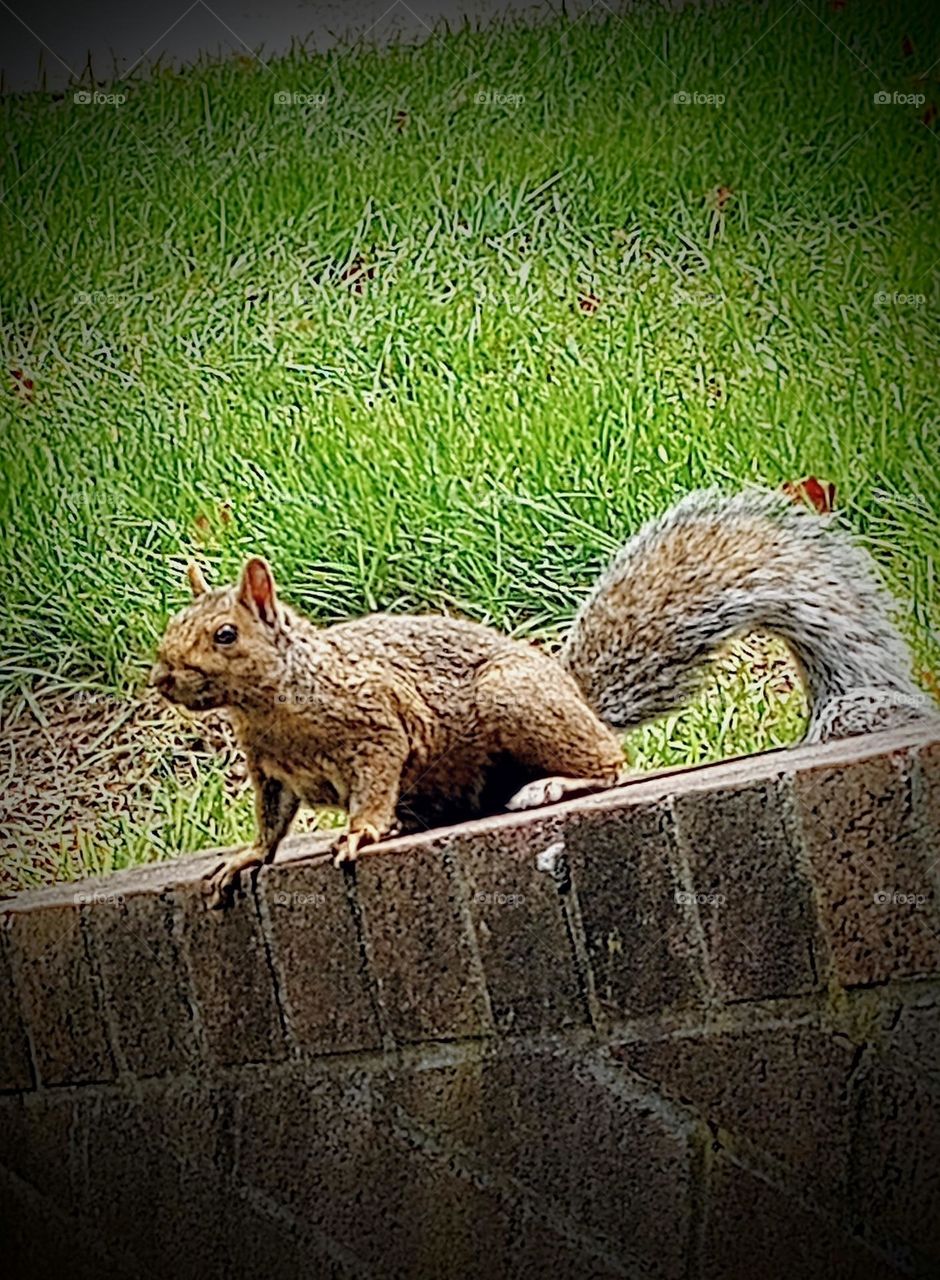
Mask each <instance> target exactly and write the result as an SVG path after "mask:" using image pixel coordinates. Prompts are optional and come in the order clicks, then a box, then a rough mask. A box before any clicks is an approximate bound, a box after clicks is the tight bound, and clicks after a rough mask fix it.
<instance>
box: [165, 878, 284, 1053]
mask: <svg viewBox="0 0 940 1280" xmlns="http://www.w3.org/2000/svg"><path fill="white" fill-rule="evenodd" d="M176 892H177V900H178V902H179V905H180V908H181V913H182V939H183V947H182V949H183V952H184V955H185V956H186V960H187V964H188V968H189V975H190V982H191V989H192V991H193V993H194V994H195V997H196V1004H197V1008H198V1013H199V1019H200V1022H201V1025H202V1031H203V1034H204V1036H205V1043H206V1047H207V1052H208V1053H209V1055H210V1057H211V1058H212V1059H213V1060H214V1061H215V1062H217V1063H219V1064H221V1065H223V1066H231V1065H233V1064H235V1063H242V1062H271V1061H277V1060H278V1059H280V1058H283V1057H284V1056H285V1055H286V1053H287V1048H286V1045H285V1042H284V1032H283V1027H282V1024H281V1018H280V1012H279V1009H278V1004H277V997H276V994H275V990H274V978H273V975H272V973H271V966H270V963H269V960H268V955H267V948H266V946H265V941H264V936H263V934H262V931H261V923H260V921H259V919H258V911H257V905H256V903H255V899H254V896H253V894H251V893H249V894H248V896H247V897H244V898H238V899H236V901H235V903H234V905H233V906H232V907H230V908H229V909H228V910H226V911H209V910H207V909H206V905H205V899H204V898H203V895H202V889H201V886H200V884H199V883H196V884H187V885H180V886H178V888H177V891H176Z"/></svg>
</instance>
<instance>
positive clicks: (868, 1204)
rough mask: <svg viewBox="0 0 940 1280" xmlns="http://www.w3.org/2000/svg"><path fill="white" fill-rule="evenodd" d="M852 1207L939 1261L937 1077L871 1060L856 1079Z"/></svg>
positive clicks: (934, 1261)
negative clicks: (853, 1202) (853, 1198)
mask: <svg viewBox="0 0 940 1280" xmlns="http://www.w3.org/2000/svg"><path fill="white" fill-rule="evenodd" d="M858 1095H859V1096H858V1131H857V1134H856V1139H855V1144H854V1152H855V1160H856V1167H855V1169H854V1170H853V1180H852V1181H853V1189H854V1191H855V1196H856V1212H857V1214H858V1217H859V1219H860V1220H861V1221H865V1222H870V1223H873V1224H874V1225H875V1227H876V1228H877V1229H880V1230H883V1231H885V1232H887V1233H888V1234H889V1235H891V1236H894V1237H895V1238H897V1239H898V1240H899V1241H901V1242H903V1243H905V1244H908V1245H912V1246H913V1247H914V1250H915V1256H916V1255H920V1257H919V1259H918V1260H919V1261H921V1262H923V1263H928V1262H929V1263H932V1264H933V1266H934V1267H935V1268H940V1083H938V1082H937V1081H936V1080H935V1079H933V1080H932V1079H929V1078H927V1077H926V1076H924V1074H923V1073H922V1072H921V1071H920V1070H919V1069H918V1068H916V1067H912V1068H911V1069H910V1070H906V1069H899V1068H898V1066H897V1065H896V1064H895V1063H892V1065H887V1064H885V1063H882V1062H875V1063H873V1064H872V1066H871V1067H870V1068H869V1070H867V1071H866V1073H865V1074H864V1076H862V1077H861V1079H860V1080H859V1084H858Z"/></svg>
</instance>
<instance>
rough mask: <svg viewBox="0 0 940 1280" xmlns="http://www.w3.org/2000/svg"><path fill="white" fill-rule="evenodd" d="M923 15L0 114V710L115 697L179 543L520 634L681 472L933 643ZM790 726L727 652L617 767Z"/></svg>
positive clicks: (345, 73)
mask: <svg viewBox="0 0 940 1280" xmlns="http://www.w3.org/2000/svg"><path fill="white" fill-rule="evenodd" d="M599 12H603V11H602V10H601V11H599ZM932 16H933V8H932V6H931V5H930V4H928V3H926V2H923V3H919V4H915V5H914V6H913V7H912V8H911V9H910V10H909V11H908V12H907V14H906V15H905V17H904V18H903V19H902V18H901V17H900V16H893V15H892V14H891V13H890V12H888V11H887V10H886V9H885V8H875V7H874V6H871V7H869V6H856V5H851V6H847V8H846V9H845V10H844V11H842V12H833V11H831V10H830V9H829V7H828V6H827V5H825V4H822V5H818V4H817V5H814V6H807V5H806V4H803V3H799V4H797V5H795V6H794V7H792V8H789V9H788V8H787V5H786V4H785V3H782V4H772V5H770V6H769V7H767V8H762V9H758V8H757V7H755V6H752V5H746V4H739V3H732V4H728V5H727V6H725V7H720V8H716V9H714V10H712V9H708V10H705V11H698V10H696V9H689V10H687V11H684V12H682V13H680V14H668V13H665V12H662V11H660V10H658V9H652V8H651V9H642V10H640V11H637V12H635V13H631V14H630V16H629V21H628V22H622V21H620V20H618V19H615V18H610V19H607V20H605V21H602V22H601V21H594V19H593V18H587V19H582V20H581V21H578V22H576V23H573V24H569V23H566V22H565V21H563V20H559V21H557V22H555V23H553V24H551V25H549V26H546V27H543V28H540V29H537V30H528V31H527V30H502V31H500V30H488V31H483V32H472V31H462V32H458V33H453V34H447V35H442V36H440V37H438V38H432V39H429V40H428V41H427V42H426V43H425V44H423V45H421V46H420V47H418V48H413V49H408V48H394V49H391V50H388V51H385V52H376V51H372V50H368V49H362V48H356V49H339V50H335V51H333V52H331V53H327V54H323V55H318V56H315V57H307V56H305V55H303V54H302V53H301V52H299V51H298V52H297V53H295V54H293V55H290V56H288V57H286V58H284V59H279V60H275V61H273V62H271V63H269V64H268V65H269V68H270V69H269V70H265V69H264V68H263V67H262V66H260V65H259V64H256V63H252V62H251V61H250V60H247V59H235V60H232V61H229V62H226V63H223V64H206V65H201V66H198V67H196V68H193V69H191V70H190V71H188V72H186V73H185V74H182V75H177V74H160V75H157V76H156V77H155V78H153V79H152V80H150V81H147V82H140V83H133V84H129V85H124V86H121V85H115V86H107V91H109V92H117V93H123V94H125V95H126V102H125V103H124V104H123V105H119V106H112V105H106V104H99V105H95V104H79V103H75V102H74V101H73V99H72V94H71V93H67V94H66V95H65V97H64V98H63V99H62V100H59V101H52V100H50V99H49V98H47V97H43V96H40V95H31V96H28V97H19V98H8V99H6V100H4V101H3V103H2V104H0V111H2V115H3V126H4V135H5V137H6V138H8V139H11V140H13V141H14V142H15V145H8V146H7V147H6V148H5V149H4V152H3V155H2V158H0V198H2V201H3V203H2V205H0V224H2V234H3V242H4V245H5V251H4V253H3V255H2V258H0V322H2V323H0V328H2V335H3V344H4V353H5V354H4V360H5V366H6V368H7V369H8V370H10V371H11V372H9V373H6V372H5V373H4V375H3V379H2V382H3V386H2V391H0V415H2V431H0V467H2V472H3V489H2V531H0V563H2V570H3V577H4V592H3V596H4V602H5V603H4V609H3V615H2V634H0V653H2V655H3V656H2V661H0V698H2V701H3V705H5V707H6V708H7V709H8V710H9V709H10V708H15V706H16V705H17V702H18V700H19V699H21V698H22V697H23V696H24V691H28V690H29V689H30V688H31V687H32V686H33V684H34V683H35V681H36V680H37V679H38V678H39V677H38V676H37V673H53V674H54V675H55V676H56V677H57V678H59V679H61V680H64V681H66V682H68V681H80V680H83V679H87V678H94V679H96V680H100V681H103V682H104V683H105V684H106V685H108V686H109V687H112V688H114V689H116V690H126V691H130V690H132V689H133V688H135V687H136V686H137V685H138V684H139V681H140V679H141V676H142V673H143V671H144V669H145V666H146V664H147V663H148V661H149V659H150V656H151V653H152V650H153V647H154V644H155V642H156V640H157V638H158V636H159V634H160V631H161V629H162V626H163V623H164V621H165V618H166V616H167V614H168V613H169V612H170V611H172V610H174V609H175V608H177V607H178V606H179V605H180V604H181V603H182V602H183V601H184V599H185V593H184V589H183V581H182V567H183V565H184V564H185V561H186V560H187V559H188V558H189V557H190V556H191V555H193V554H195V555H196V556H197V557H198V558H200V559H201V560H202V562H203V563H204V564H205V565H206V566H207V568H208V571H209V573H210V576H211V577H212V578H213V579H214V580H217V581H218V580H223V579H226V578H230V577H232V576H233V575H234V573H235V571H236V569H237V566H238V564H239V561H240V560H241V558H242V557H244V556H245V555H246V554H247V553H249V552H261V553H263V554H265V555H267V556H268V557H270V559H271V560H272V561H273V563H274V564H275V566H276V568H277V571H278V574H279V577H280V579H281V581H282V584H283V589H284V592H285V595H286V596H287V597H288V598H290V599H291V601H292V602H293V603H294V604H296V605H297V606H299V607H301V608H302V609H304V610H305V611H307V612H308V613H309V614H310V615H312V616H313V617H314V618H316V619H317V620H319V621H321V622H324V623H328V622H332V621H335V620H337V619H341V618H345V617H348V616H349V615H353V614H359V613H362V612H363V611H366V610H372V609H379V608H382V609H391V610H418V609H431V610H439V609H449V610H454V611H458V612H460V613H462V614H464V615H467V616H471V617H474V618H477V619H480V620H482V621H486V622H490V623H493V624H495V625H497V626H499V627H502V628H506V629H509V630H513V631H516V632H518V633H520V634H539V635H541V634H552V633H555V632H557V631H558V630H559V628H560V627H561V626H562V624H563V623H564V620H565V619H566V618H567V617H568V616H569V615H570V614H571V612H572V611H573V609H574V607H575V605H576V603H577V601H578V599H579V598H580V596H581V595H582V594H583V592H584V591H585V589H586V587H587V586H588V585H589V583H590V581H591V579H592V576H593V574H594V572H595V571H596V570H597V568H598V567H599V566H600V564H601V563H602V562H603V560H604V559H605V557H607V556H608V555H609V554H610V552H611V551H612V550H613V549H614V548H615V547H616V546H617V545H618V544H619V543H620V542H621V541H622V540H623V538H624V537H625V535H626V534H627V533H628V532H629V531H630V530H632V529H633V528H635V527H636V525H637V524H638V523H639V522H640V521H641V520H643V519H644V518H646V517H647V516H649V515H652V514H654V513H655V512H658V511H660V510H662V509H663V508H664V507H665V506H666V505H668V504H669V503H670V502H671V501H673V500H674V499H675V498H677V497H679V496H680V495H681V494H683V493H685V492H686V491H687V490H689V489H690V488H693V487H695V486H698V485H702V484H715V483H718V484H722V485H725V486H727V487H728V488H733V487H735V486H736V485H739V484H740V483H742V482H753V481H761V482H765V483H768V484H771V485H778V484H780V483H781V482H782V481H784V480H788V479H796V478H799V477H800V476H802V475H804V474H806V473H816V474H818V475H821V476H824V477H826V478H828V479H831V480H834V481H835V482H836V484H837V486H838V493H839V505H840V507H841V508H842V509H843V510H844V512H845V514H846V516H847V518H848V520H849V522H850V523H851V524H852V525H853V526H854V527H855V528H856V529H857V530H859V531H860V532H861V534H862V535H863V536H864V538H865V540H866V541H867V543H868V545H869V546H870V547H871V549H872V551H873V552H874V554H875V555H876V556H877V558H878V560H879V562H880V563H881V564H882V565H883V567H884V569H885V572H886V575H887V577H888V580H889V582H890V584H891V586H892V587H893V588H894V589H895V591H896V592H897V593H898V595H899V597H900V598H901V599H902V601H903V604H902V608H901V615H900V616H901V621H902V625H903V626H904V627H905V630H906V631H907V634H908V635H909V636H910V638H911V640H912V642H913V644H914V646H915V648H916V651H917V654H918V659H919V661H920V662H921V663H922V664H923V665H924V666H931V667H932V666H933V665H934V664H935V663H936V662H937V659H938V653H940V645H938V641H937V639H936V632H937V630H938V584H937V581H936V576H935V572H934V558H933V557H934V553H935V549H936V545H937V529H938V519H940V467H938V442H940V441H938V429H937V414H936V394H937V389H938V373H937V370H938V354H940V352H938V346H940V343H938V326H937V314H936V310H937V287H936V266H937V259H938V258H940V247H938V241H937V231H936V216H935V208H936V196H937V171H938V158H940V138H938V136H937V134H936V132H935V129H934V127H931V126H930V125H928V124H925V123H924V122H923V120H922V118H921V117H922V116H923V114H924V112H925V111H926V110H927V105H928V104H929V103H930V101H931V99H938V100H940V84H938V79H937V76H938V71H937V69H936V68H934V69H933V70H931V71H929V73H928V74H927V75H926V77H925V78H923V79H917V78H916V77H918V76H919V75H920V73H925V72H928V68H931V67H932V66H933V64H934V63H935V62H936V60H937V59H938V57H940V47H938V36H937V33H936V28H935V23H934V22H933V20H932ZM778 19H779V20H778ZM775 23H776V25H774V24H775ZM905 37H907V38H908V39H909V41H910V42H911V45H912V47H913V52H912V53H910V54H907V55H906V54H905V53H904V50H903V47H902V46H903V40H904V38H905ZM863 64H864V65H863ZM281 91H286V92H288V93H291V94H305V95H313V96H314V97H315V100H314V101H311V102H307V103H291V104H289V105H282V104H280V103H278V102H276V101H275V95H276V94H277V93H278V92H281ZM879 91H887V92H888V93H889V94H893V93H898V94H922V95H924V97H925V100H926V101H925V103H921V104H903V103H894V102H892V103H890V104H888V105H879V104H876V103H875V102H874V101H873V97H874V94H876V93H877V92H879ZM680 92H685V93H700V94H721V95H724V98H725V101H724V103H723V104H721V105H720V106H719V105H705V104H699V105H697V104H694V103H689V104H681V103H676V102H674V101H673V98H674V95H675V94H676V93H680ZM481 94H483V95H487V94H489V95H519V96H520V97H521V100H520V101H516V102H512V103H510V102H499V101H493V100H490V101H487V102H479V101H477V98H478V96H479V95H481ZM722 187H724V188H728V189H730V195H728V196H727V197H726V198H721V197H718V196H717V195H716V192H717V190H718V189H719V188H722ZM719 206H721V207H719ZM350 271H353V272H354V273H355V272H358V283H357V282H356V281H355V280H351V279H350V278H349V276H350ZM879 294H884V295H890V300H889V301H887V302H882V301H879V300H878V298H877V297H876V295H879ZM895 295H901V299H900V300H895ZM588 297H591V298H593V299H596V306H595V304H593V303H579V298H581V299H584V298H588ZM911 297H913V298H914V299H915V301H907V300H906V299H908V298H911ZM585 308H586V309H585ZM13 370H21V371H22V372H23V374H24V375H25V376H27V377H29V378H30V379H31V380H32V381H33V384H34V386H33V390H32V393H31V394H30V395H24V394H23V392H22V380H21V379H20V378H15V377H13V376H12V371H13ZM832 607H833V610H834V611H835V610H837V609H838V607H839V602H838V600H834V601H833V602H832ZM800 715H801V711H800V707H799V705H798V703H797V702H795V701H794V700H793V699H787V698H784V699H782V700H780V699H774V698H766V697H764V696H763V690H762V688H761V687H760V686H756V691H755V686H754V685H753V684H752V683H749V682H748V680H747V679H744V678H741V677H739V676H738V675H735V674H728V675H726V676H725V677H724V678H723V679H722V680H720V681H718V682H716V683H715V684H714V685H713V686H712V687H711V690H710V693H709V695H708V696H706V697H705V698H703V700H701V701H700V702H699V703H698V704H696V706H695V708H693V709H692V710H690V711H689V712H688V713H686V714H685V715H684V716H682V717H679V718H675V717H674V718H672V719H670V721H668V722H666V723H665V724H664V725H661V726H656V727H654V728H653V729H649V730H644V731H642V733H641V734H640V735H638V736H637V737H635V739H634V748H635V751H636V754H637V758H638V760H639V761H640V763H642V764H643V765H653V764H658V763H671V762H674V761H676V760H682V759H703V758H709V757H714V756H715V755H718V754H722V753H725V752H727V751H732V750H737V751H740V750H750V749H756V748H759V747H762V746H766V745H773V744H775V743H777V742H781V741H787V740H789V739H791V738H792V737H793V736H794V735H795V734H796V733H797V732H798V731H799V725H800ZM213 788H217V780H215V779H213V778H211V777H208V778H207V779H206V782H205V784H204V788H199V787H196V788H191V789H190V790H189V791H183V792H180V793H179V794H178V795H177V794H174V795H173V796H171V797H170V798H169V799H168V802H167V804H168V807H169V808H170V809H172V810H173V812H174V813H176V812H177V810H179V814H180V815H181V816H178V817H176V818H174V819H173V821H174V822H175V824H176V825H175V827H173V828H172V835H173V841H174V842H175V841H177V840H178V843H179V845H180V846H181V847H183V846H186V845H187V844H190V845H191V844H205V843H207V842H208V837H209V834H210V833H212V832H219V831H224V829H225V824H224V820H216V817H215V816H214V815H217V814H218V812H219V803H218V793H217V789H216V790H213ZM203 791H204V792H205V794H203ZM187 814H188V815H189V817H187ZM169 821H170V819H169V818H168V822H169ZM125 837H127V839H129V840H130V842H131V844H133V840H131V838H130V836H129V835H128V834H127V833H124V834H120V833H118V834H117V835H114V833H111V834H109V835H108V837H107V840H106V841H105V844H106V845H107V846H108V847H110V846H112V845H113V844H114V841H115V840H118V841H123V840H125ZM136 847H137V852H135V853H134V854H133V856H134V857H136V856H146V847H147V845H146V842H145V841H144V840H142V839H141V840H139V841H138V845H137V846H136ZM95 856H99V855H95ZM100 856H104V855H103V854H102V855H100ZM114 856H115V857H122V856H124V854H115V855H114ZM126 856H128V857H130V856H131V855H130V854H129V853H128V854H127V855H126Z"/></svg>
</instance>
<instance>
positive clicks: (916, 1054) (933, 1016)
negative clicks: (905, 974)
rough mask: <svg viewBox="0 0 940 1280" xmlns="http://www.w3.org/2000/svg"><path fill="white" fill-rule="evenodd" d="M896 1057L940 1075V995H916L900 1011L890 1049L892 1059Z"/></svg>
mask: <svg viewBox="0 0 940 1280" xmlns="http://www.w3.org/2000/svg"><path fill="white" fill-rule="evenodd" d="M895 1054H899V1055H901V1057H903V1058H906V1059H909V1060H910V1062H912V1063H915V1064H916V1065H917V1066H918V1067H920V1069H921V1070H922V1071H926V1072H929V1073H930V1074H932V1075H935V1076H940V994H937V993H936V992H934V993H930V992H923V993H921V994H917V995H916V996H915V997H914V999H913V1000H912V1001H911V1003H910V1004H907V1005H905V1006H904V1007H903V1008H902V1009H901V1010H900V1012H899V1015H898V1021H897V1025H896V1026H895V1029H894V1031H893V1033H892V1036H891V1043H890V1049H889V1056H890V1057H891V1058H893V1057H894V1055H895Z"/></svg>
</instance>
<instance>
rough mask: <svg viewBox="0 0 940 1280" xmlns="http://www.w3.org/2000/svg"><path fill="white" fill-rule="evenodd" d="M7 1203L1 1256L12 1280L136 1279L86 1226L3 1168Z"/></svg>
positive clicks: (0, 1183)
mask: <svg viewBox="0 0 940 1280" xmlns="http://www.w3.org/2000/svg"><path fill="white" fill-rule="evenodd" d="M0 1198H2V1201H3V1217H2V1226H0V1253H2V1257H3V1274H4V1275H5V1276H6V1277H7V1278H8V1280H45V1278H46V1277H50V1278H52V1277H59V1276H68V1277H69V1280H101V1277H103V1276H108V1277H109V1280H110V1278H111V1277H113V1280H135V1277H136V1275H137V1274H138V1273H136V1272H135V1271H133V1270H131V1269H130V1268H129V1267H128V1266H127V1265H126V1264H125V1263H124V1262H123V1261H122V1260H121V1259H119V1258H116V1257H111V1256H108V1254H107V1245H106V1242H103V1241H101V1240H96V1239H95V1238H94V1237H93V1236H92V1234H91V1233H90V1232H88V1231H87V1229H86V1228H85V1226H84V1224H83V1223H82V1222H80V1221H76V1220H75V1219H72V1218H69V1217H68V1216H67V1215H65V1214H64V1213H63V1212H62V1211H61V1207H60V1206H58V1205H55V1204H50V1203H49V1201H48V1200H46V1199H44V1198H43V1197H42V1196H40V1195H39V1193H38V1192H36V1191H35V1190H33V1189H32V1188H30V1187H28V1186H26V1185H25V1184H23V1183H21V1182H19V1181H17V1180H16V1179H15V1178H13V1177H11V1176H10V1174H8V1173H7V1172H6V1171H5V1170H3V1169H0Z"/></svg>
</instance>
